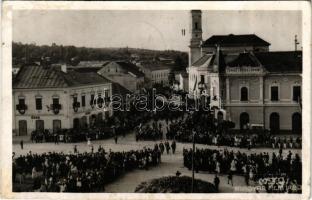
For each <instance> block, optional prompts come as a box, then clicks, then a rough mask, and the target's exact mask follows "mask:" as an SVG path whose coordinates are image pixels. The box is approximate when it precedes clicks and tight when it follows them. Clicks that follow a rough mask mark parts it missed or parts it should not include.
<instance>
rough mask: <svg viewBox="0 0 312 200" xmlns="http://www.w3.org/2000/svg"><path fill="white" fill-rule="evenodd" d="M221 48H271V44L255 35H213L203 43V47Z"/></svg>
mask: <svg viewBox="0 0 312 200" xmlns="http://www.w3.org/2000/svg"><path fill="white" fill-rule="evenodd" d="M217 44H219V45H221V46H269V45H270V43H268V42H266V41H265V40H263V39H261V38H260V37H258V36H257V35H255V34H247V35H233V34H229V35H213V36H211V37H210V38H208V39H207V40H206V41H205V42H203V44H202V47H215V46H216V45H217Z"/></svg>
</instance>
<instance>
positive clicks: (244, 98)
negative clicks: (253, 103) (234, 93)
mask: <svg viewBox="0 0 312 200" xmlns="http://www.w3.org/2000/svg"><path fill="white" fill-rule="evenodd" d="M241 101H248V89H247V87H242V88H241Z"/></svg>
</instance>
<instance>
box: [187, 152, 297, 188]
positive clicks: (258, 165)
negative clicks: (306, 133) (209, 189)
mask: <svg viewBox="0 0 312 200" xmlns="http://www.w3.org/2000/svg"><path fill="white" fill-rule="evenodd" d="M183 158H184V166H186V167H187V168H188V169H192V159H193V166H194V171H195V172H199V171H208V172H209V173H216V174H227V175H228V184H232V185H233V175H234V174H235V175H241V176H244V179H245V183H246V185H247V186H248V185H249V184H250V181H253V182H255V181H258V180H259V179H264V178H267V177H272V176H273V177H282V176H283V177H286V178H287V180H288V182H289V183H293V182H296V184H301V178H302V162H301V159H300V157H299V155H298V154H296V155H293V153H292V152H291V151H289V152H288V153H287V155H286V156H285V155H283V152H282V151H280V152H279V153H278V154H275V153H272V155H271V156H270V155H269V154H268V153H266V152H263V153H259V154H256V153H251V154H250V155H247V154H246V153H241V152H240V151H238V152H235V153H234V152H233V151H228V150H227V149H224V150H213V149H196V150H195V152H194V153H193V151H192V149H190V150H187V149H183Z"/></svg>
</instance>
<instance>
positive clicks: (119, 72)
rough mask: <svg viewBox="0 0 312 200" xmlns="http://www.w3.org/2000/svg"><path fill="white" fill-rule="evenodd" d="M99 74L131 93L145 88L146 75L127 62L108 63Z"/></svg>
mask: <svg viewBox="0 0 312 200" xmlns="http://www.w3.org/2000/svg"><path fill="white" fill-rule="evenodd" d="M97 73H98V74H99V75H101V76H103V77H105V78H107V79H109V80H111V81H113V82H115V83H118V84H120V85H121V86H123V87H125V88H126V89H128V90H130V91H131V92H136V91H139V90H140V89H141V88H142V87H143V86H144V73H142V72H141V71H140V70H139V68H138V67H137V66H136V65H134V64H132V63H130V62H127V61H112V62H108V63H107V64H105V65H104V66H103V67H102V69H100V70H99V71H98V72H97Z"/></svg>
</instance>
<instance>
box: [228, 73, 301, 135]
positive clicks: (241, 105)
mask: <svg viewBox="0 0 312 200" xmlns="http://www.w3.org/2000/svg"><path fill="white" fill-rule="evenodd" d="M260 83H261V81H260V76H258V77H257V76H251V77H241V76H234V77H229V86H230V88H229V89H230V91H229V93H230V103H229V104H227V105H226V110H227V112H228V113H229V118H231V120H232V121H233V122H235V124H236V126H235V129H239V128H240V114H241V113H243V112H246V113H248V114H249V119H250V124H252V123H255V124H264V125H265V128H266V129H269V128H270V115H271V114H272V113H274V112H276V113H278V114H279V117H280V130H288V131H289V130H292V115H293V114H294V113H296V112H298V113H301V111H300V107H299V104H298V103H297V102H296V101H293V100H292V95H293V93H292V87H293V86H294V85H295V86H299V85H301V76H300V75H298V74H296V75H292V74H275V75H274V74H268V75H266V76H264V78H263V94H262V95H263V97H264V101H262V100H261V89H260V88H261V87H260ZM272 85H274V86H278V87H279V100H278V101H271V90H270V88H271V86H272ZM243 86H245V87H247V88H248V93H249V98H248V101H246V102H245V101H243V102H242V101H240V88H241V87H243Z"/></svg>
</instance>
